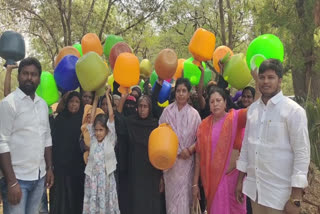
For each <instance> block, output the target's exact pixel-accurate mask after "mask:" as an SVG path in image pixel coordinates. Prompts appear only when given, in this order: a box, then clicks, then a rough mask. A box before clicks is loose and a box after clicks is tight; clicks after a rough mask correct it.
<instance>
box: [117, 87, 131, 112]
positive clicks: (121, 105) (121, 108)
mask: <svg viewBox="0 0 320 214" xmlns="http://www.w3.org/2000/svg"><path fill="white" fill-rule="evenodd" d="M128 96H129V88H127V91H126V92H125V93H124V94H121V98H120V102H119V105H118V108H117V111H118V112H119V113H122V111H123V106H124V103H125V102H126V100H127V98H128Z"/></svg>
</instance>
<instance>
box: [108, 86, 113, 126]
mask: <svg viewBox="0 0 320 214" xmlns="http://www.w3.org/2000/svg"><path fill="white" fill-rule="evenodd" d="M110 90H111V88H110V86H108V88H107V91H106V98H107V104H108V112H109V122H110V123H113V121H114V114H113V108H112V104H111V100H110Z"/></svg>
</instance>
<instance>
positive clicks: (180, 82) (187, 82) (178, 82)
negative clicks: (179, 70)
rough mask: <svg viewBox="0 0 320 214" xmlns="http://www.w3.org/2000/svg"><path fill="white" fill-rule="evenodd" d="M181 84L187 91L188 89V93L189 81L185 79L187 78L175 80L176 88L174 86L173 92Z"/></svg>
mask: <svg viewBox="0 0 320 214" xmlns="http://www.w3.org/2000/svg"><path fill="white" fill-rule="evenodd" d="M182 84H183V85H185V86H186V87H187V89H188V91H189V92H190V91H191V83H190V80H189V79H187V78H179V79H177V81H176V86H175V88H174V91H175V92H176V91H177V88H178V86H179V85H182Z"/></svg>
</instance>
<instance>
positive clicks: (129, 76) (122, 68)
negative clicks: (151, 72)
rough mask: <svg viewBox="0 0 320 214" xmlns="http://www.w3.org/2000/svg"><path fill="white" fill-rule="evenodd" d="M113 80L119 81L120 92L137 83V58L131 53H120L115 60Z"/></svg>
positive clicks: (138, 73)
mask: <svg viewBox="0 0 320 214" xmlns="http://www.w3.org/2000/svg"><path fill="white" fill-rule="evenodd" d="M113 77H114V80H115V81H116V82H117V83H119V85H120V87H119V88H118V90H119V92H120V93H124V92H126V91H127V90H128V88H130V87H131V86H134V85H137V84H138V83H139V77H140V65H139V59H138V57H136V56H135V55H134V54H132V53H121V54H120V55H119V56H118V57H117V60H116V63H115V65H114V70H113Z"/></svg>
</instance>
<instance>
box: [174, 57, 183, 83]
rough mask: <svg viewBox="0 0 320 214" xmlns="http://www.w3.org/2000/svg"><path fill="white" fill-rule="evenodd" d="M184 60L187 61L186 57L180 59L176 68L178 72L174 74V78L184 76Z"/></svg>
mask: <svg viewBox="0 0 320 214" xmlns="http://www.w3.org/2000/svg"><path fill="white" fill-rule="evenodd" d="M184 61H186V60H185V59H178V66H177V69H176V73H175V74H174V76H173V79H175V80H177V79H178V78H180V77H182V71H183V67H184V66H183V65H184Z"/></svg>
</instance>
